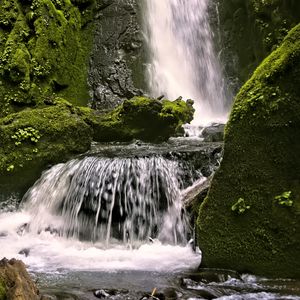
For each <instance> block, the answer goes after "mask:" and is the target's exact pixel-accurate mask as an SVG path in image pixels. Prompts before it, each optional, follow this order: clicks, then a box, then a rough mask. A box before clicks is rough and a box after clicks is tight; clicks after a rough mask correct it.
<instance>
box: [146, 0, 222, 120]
mask: <svg viewBox="0 0 300 300" xmlns="http://www.w3.org/2000/svg"><path fill="white" fill-rule="evenodd" d="M145 2H146V3H145V5H146V16H145V20H146V39H147V41H148V45H149V51H150V55H151V63H150V65H149V69H148V75H149V87H150V92H151V94H152V95H153V96H160V95H164V96H165V97H168V98H169V99H176V98H177V97H179V96H182V97H183V98H185V99H188V98H191V99H193V100H194V101H195V104H194V105H195V109H196V112H195V117H194V121H193V123H194V125H199V124H201V125H203V124H208V123H210V122H212V121H214V122H224V121H225V120H226V116H227V110H228V109H227V107H226V102H227V101H226V93H225V89H224V80H223V77H222V71H221V67H220V64H219V62H218V59H217V57H216V55H215V52H214V49H213V41H212V31H211V28H210V24H209V16H208V8H209V2H210V1H209V0H163V1H162V0H147V1H145Z"/></svg>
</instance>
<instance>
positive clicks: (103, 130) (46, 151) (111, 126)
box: [0, 97, 194, 193]
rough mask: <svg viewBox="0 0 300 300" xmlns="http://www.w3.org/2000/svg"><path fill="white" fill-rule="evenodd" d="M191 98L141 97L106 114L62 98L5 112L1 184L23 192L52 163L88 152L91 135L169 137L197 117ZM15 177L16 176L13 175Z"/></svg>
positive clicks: (99, 137)
mask: <svg viewBox="0 0 300 300" xmlns="http://www.w3.org/2000/svg"><path fill="white" fill-rule="evenodd" d="M193 113H194V109H193V106H192V103H191V102H188V103H187V102H184V101H182V100H176V101H169V100H163V101H159V100H156V99H150V98H147V97H135V98H132V99H130V100H126V101H124V102H123V103H122V104H121V105H119V106H118V107H117V108H116V109H114V110H113V111H111V112H108V113H106V114H99V112H97V111H95V110H92V109H90V108H87V107H76V106H73V105H71V104H70V103H69V102H67V101H66V100H64V99H62V98H55V99H54V102H53V104H52V105H50V106H41V107H38V108H35V109H26V110H22V111H20V112H18V113H15V114H10V115H8V116H7V117H5V118H2V119H1V118H0V144H1V145H3V146H2V147H1V148H0V187H1V192H3V193H4V192H5V190H9V191H11V190H14V191H18V189H22V191H23V192H25V190H26V189H27V188H28V186H30V185H31V184H32V183H33V182H34V181H35V180H36V179H37V178H38V176H39V175H40V172H41V170H43V169H44V168H45V167H46V166H47V165H51V164H54V163H59V162H64V161H66V160H67V159H69V158H70V157H72V156H74V155H76V154H79V153H83V152H86V151H87V150H89V148H90V146H91V141H92V139H94V140H95V141H101V142H107V141H132V140H134V139H141V140H144V141H151V142H159V141H163V140H167V139H168V138H169V137H170V136H172V135H175V134H176V133H177V132H178V131H180V130H181V128H182V125H183V124H185V123H187V122H190V121H191V120H192V118H193ZM12 178H14V180H12Z"/></svg>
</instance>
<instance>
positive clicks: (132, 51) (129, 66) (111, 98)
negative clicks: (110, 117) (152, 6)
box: [89, 0, 145, 110]
mask: <svg viewBox="0 0 300 300" xmlns="http://www.w3.org/2000/svg"><path fill="white" fill-rule="evenodd" d="M140 5H141V3H139V1H135V0H134V1H131V0H125V1H117V0H108V1H98V4H97V6H98V7H97V13H96V19H95V38H94V46H93V50H92V55H91V61H90V66H91V67H90V71H89V84H90V87H91V90H92V107H93V108H96V109H100V110H103V109H111V108H114V107H115V106H117V105H118V104H120V103H121V102H122V100H124V99H129V98H132V97H133V96H135V95H142V94H143V92H142V91H141V89H142V88H143V87H144V86H145V83H144V79H143V78H144V70H143V69H144V64H143V60H144V59H143V56H144V55H145V54H144V53H145V52H144V49H143V38H142V33H141V22H140V21H139V18H140V16H139V6H140ZM112 24H113V26H112Z"/></svg>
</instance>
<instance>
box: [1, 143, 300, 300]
mask: <svg viewBox="0 0 300 300" xmlns="http://www.w3.org/2000/svg"><path fill="white" fill-rule="evenodd" d="M221 151H222V146H221V143H219V142H212V143H205V142H203V141H202V140H201V139H195V138H185V139H182V138H177V139H171V140H170V141H169V142H168V143H163V144H159V145H153V144H146V143H142V142H135V143H133V144H118V143H115V144H94V145H93V147H92V149H91V151H89V152H88V153H86V154H85V155H81V156H78V157H76V158H74V159H72V160H70V161H69V162H66V163H64V164H58V165H55V166H52V167H51V168H50V169H48V170H46V171H44V173H43V174H42V176H41V178H40V179H39V180H37V181H36V183H35V184H34V185H33V186H32V187H31V188H30V189H29V190H28V191H27V193H26V194H25V195H24V196H23V199H22V201H21V203H20V199H19V198H18V197H17V196H14V195H13V194H12V195H11V196H10V197H8V198H7V199H6V201H4V202H1V205H0V209H1V212H0V243H1V249H0V256H1V257H7V258H13V257H15V258H18V259H22V260H23V261H24V262H25V264H26V265H27V267H28V270H29V272H30V273H31V274H32V275H33V277H34V280H35V281H36V282H37V284H38V287H39V289H40V291H41V293H42V294H44V295H48V298H47V299H80V300H81V299H82V300H84V299H97V298H100V299H102V298H103V299H189V300H195V299H237V300H239V299H300V282H299V281H295V280H287V279H285V280H283V279H275V280H274V279H267V278H261V277H255V276H253V275H247V274H237V273H236V272H234V271H230V270H217V269H201V268H200V269H199V265H200V267H201V251H200V250H199V249H198V248H197V247H196V248H195V246H194V243H193V241H192V238H193V228H192V227H193V226H192V225H191V224H190V220H189V214H188V212H186V210H185V208H184V207H183V205H182V195H184V192H185V190H186V189H187V188H189V189H190V188H191V185H193V182H195V181H196V180H199V179H200V180H202V179H203V180H204V179H205V177H206V176H209V175H211V173H213V172H214V170H215V169H216V168H217V167H218V164H219V162H220V159H221V158H220V155H221ZM195 160H197V161H198V164H195ZM154 289H155V290H156V293H155V297H156V298H153V297H152V298H151V293H152V292H153V290H154Z"/></svg>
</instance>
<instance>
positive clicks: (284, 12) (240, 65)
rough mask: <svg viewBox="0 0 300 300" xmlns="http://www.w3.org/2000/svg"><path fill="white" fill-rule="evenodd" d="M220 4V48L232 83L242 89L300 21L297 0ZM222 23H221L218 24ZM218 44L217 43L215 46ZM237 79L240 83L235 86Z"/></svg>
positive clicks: (262, 0)
mask: <svg viewBox="0 0 300 300" xmlns="http://www.w3.org/2000/svg"><path fill="white" fill-rule="evenodd" d="M216 2H217V3H218V11H219V14H218V21H215V22H216V26H218V28H216V32H217V34H218V33H219V34H220V36H219V40H221V45H219V47H220V50H222V54H221V56H222V60H223V62H224V65H225V69H226V70H225V71H226V73H227V75H228V76H229V77H230V81H231V83H233V84H234V85H235V88H236V87H238V88H239V87H240V86H241V84H243V83H245V82H246V80H247V79H249V77H250V76H251V74H252V72H253V71H254V70H255V68H256V67H257V66H258V65H259V64H260V63H261V61H262V60H263V59H264V58H265V57H266V56H267V55H269V54H270V53H271V52H272V51H273V50H275V49H276V48H277V47H278V45H279V44H280V43H281V42H282V40H283V39H284V37H285V36H286V34H287V32H288V31H289V30H290V29H291V28H293V27H294V26H295V25H297V23H298V22H299V21H300V2H299V1H295V0H235V1H232V0H231V1H230V0H229V1H221V0H216ZM218 22H220V24H219V23H218ZM218 42H219V41H218V40H216V43H218ZM236 77H237V79H238V81H239V82H238V83H236V82H235V81H236Z"/></svg>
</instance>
